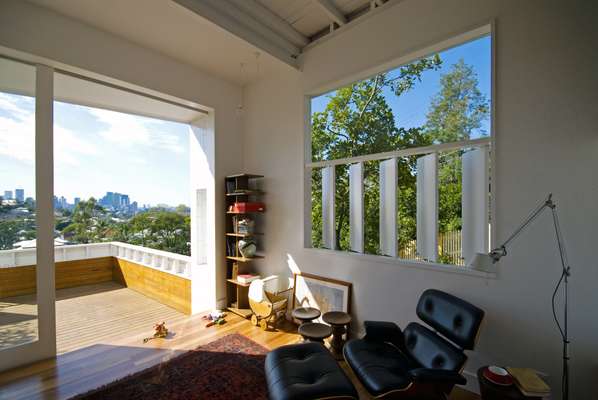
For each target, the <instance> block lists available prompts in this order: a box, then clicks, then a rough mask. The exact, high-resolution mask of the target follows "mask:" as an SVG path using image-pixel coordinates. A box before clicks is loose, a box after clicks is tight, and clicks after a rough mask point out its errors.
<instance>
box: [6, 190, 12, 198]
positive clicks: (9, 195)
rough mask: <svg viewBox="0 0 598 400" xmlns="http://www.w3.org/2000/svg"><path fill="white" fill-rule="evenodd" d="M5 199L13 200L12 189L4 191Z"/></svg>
mask: <svg viewBox="0 0 598 400" xmlns="http://www.w3.org/2000/svg"><path fill="white" fill-rule="evenodd" d="M4 200H12V190H5V191H4Z"/></svg>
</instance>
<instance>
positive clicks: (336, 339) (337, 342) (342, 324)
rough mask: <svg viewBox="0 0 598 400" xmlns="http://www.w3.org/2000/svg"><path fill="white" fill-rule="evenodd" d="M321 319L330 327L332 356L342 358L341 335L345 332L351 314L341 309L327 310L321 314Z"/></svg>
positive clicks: (342, 342) (343, 343) (343, 342)
mask: <svg viewBox="0 0 598 400" xmlns="http://www.w3.org/2000/svg"><path fill="white" fill-rule="evenodd" d="M322 319H323V320H324V322H326V323H327V324H330V326H331V327H332V341H331V342H330V347H331V350H332V354H333V355H334V357H335V358H336V359H339V360H340V359H342V358H343V346H344V345H345V341H344V339H343V335H344V334H345V332H347V328H346V326H347V325H348V324H349V323H350V322H351V316H350V315H349V314H347V313H346V312H343V311H329V312H327V313H325V314H324V315H323V316H322Z"/></svg>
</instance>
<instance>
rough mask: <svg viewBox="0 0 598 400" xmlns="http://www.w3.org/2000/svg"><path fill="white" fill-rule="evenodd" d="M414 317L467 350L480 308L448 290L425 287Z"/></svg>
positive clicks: (472, 341) (471, 345)
mask: <svg viewBox="0 0 598 400" xmlns="http://www.w3.org/2000/svg"><path fill="white" fill-rule="evenodd" d="M417 316H418V317H419V318H420V319H421V320H422V321H424V322H425V323H427V324H428V325H430V326H431V327H432V328H434V329H435V330H436V331H438V333H440V334H442V335H443V336H445V337H446V338H448V339H449V340H451V341H452V342H453V343H455V344H457V345H458V346H460V347H461V348H463V349H466V350H471V349H473V346H474V344H475V339H476V336H477V333H478V329H479V328H480V324H481V323H482V319H483V318H484V311H482V310H481V309H479V308H477V307H476V306H474V305H473V304H470V303H468V302H466V301H465V300H461V299H460V298H458V297H455V296H452V295H450V294H448V293H444V292H441V291H440V290H435V289H428V290H426V291H425V292H424V293H423V294H422V295H421V297H420V298H419V302H418V304H417Z"/></svg>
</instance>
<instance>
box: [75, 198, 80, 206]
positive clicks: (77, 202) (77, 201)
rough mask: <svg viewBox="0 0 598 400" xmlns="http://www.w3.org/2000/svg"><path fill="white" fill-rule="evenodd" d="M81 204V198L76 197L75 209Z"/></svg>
mask: <svg viewBox="0 0 598 400" xmlns="http://www.w3.org/2000/svg"><path fill="white" fill-rule="evenodd" d="M80 202H81V197H75V207H76V206H77V204H79V203H80Z"/></svg>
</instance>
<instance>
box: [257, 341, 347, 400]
mask: <svg viewBox="0 0 598 400" xmlns="http://www.w3.org/2000/svg"><path fill="white" fill-rule="evenodd" d="M265 370H266V381H267V382H268V392H269V398H270V400H295V399H297V400H299V399H302V400H309V399H321V398H326V397H340V398H347V399H357V398H358V395H357V391H356V390H355V387H354V386H353V384H352V383H351V381H350V380H349V378H348V377H347V375H345V373H344V371H343V370H342V368H341V367H340V366H339V365H338V363H337V362H336V360H335V359H334V358H333V357H332V355H331V354H330V352H329V351H328V350H327V349H326V348H325V347H324V346H323V345H322V344H321V343H301V344H292V345H288V346H282V347H279V348H277V349H275V350H273V351H271V352H270V353H268V355H267V356H266V366H265Z"/></svg>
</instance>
